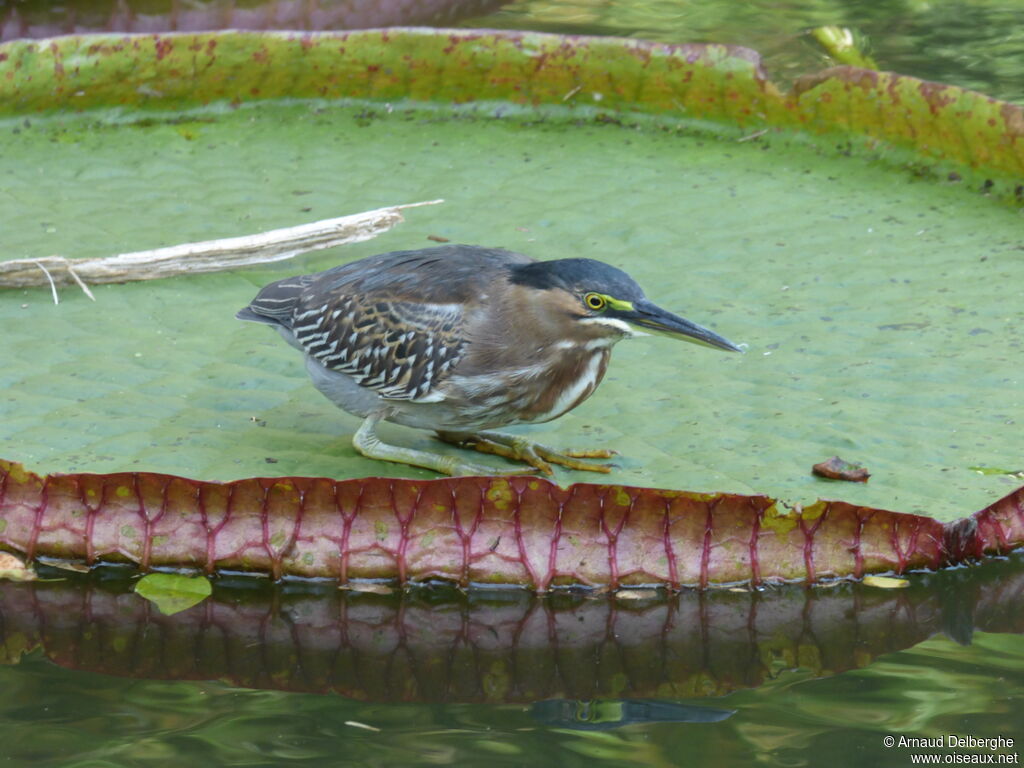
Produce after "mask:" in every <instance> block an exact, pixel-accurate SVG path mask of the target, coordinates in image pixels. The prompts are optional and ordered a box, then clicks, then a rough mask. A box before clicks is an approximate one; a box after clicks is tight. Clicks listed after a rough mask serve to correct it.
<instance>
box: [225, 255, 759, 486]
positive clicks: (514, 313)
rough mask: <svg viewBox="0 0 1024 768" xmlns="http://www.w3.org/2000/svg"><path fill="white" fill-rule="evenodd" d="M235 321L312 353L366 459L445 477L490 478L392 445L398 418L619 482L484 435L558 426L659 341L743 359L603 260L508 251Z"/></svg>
mask: <svg viewBox="0 0 1024 768" xmlns="http://www.w3.org/2000/svg"><path fill="white" fill-rule="evenodd" d="M237 317H238V318H239V319H241V320H251V321H255V322H261V323H266V324H269V325H273V326H275V327H276V328H277V330H278V331H279V332H280V334H281V335H282V336H283V337H284V339H285V340H286V341H287V342H288V343H289V344H291V345H292V346H294V347H296V348H297V349H299V350H301V351H302V352H303V353H304V354H305V357H306V369H307V370H308V371H309V374H310V376H311V377H312V379H313V383H314V385H315V386H316V387H317V389H319V390H320V391H321V392H322V393H323V394H324V395H325V396H327V398H328V399H330V400H331V401H332V402H333V403H334V404H335V405H337V406H338V407H339V408H341V409H342V410H345V411H347V412H349V413H352V414H354V415H356V416H360V417H362V418H363V419H364V422H363V425H362V426H361V427H360V429H359V431H358V432H357V433H356V435H355V438H354V441H353V442H354V445H355V447H356V450H358V451H359V452H360V453H362V454H363V455H365V456H369V457H371V458H379V459H385V460H388V461H397V462H400V463H405V464H412V465H415V466H421V467H426V468H428V469H433V470H435V471H438V472H442V473H444V474H450V475H456V474H494V469H493V468H492V467H487V466H482V465H475V464H472V463H469V462H466V461H462V460H460V459H457V458H454V457H450V456H442V455H438V454H433V453H429V452H426V451H419V450H412V449H408V448H398V447H395V446H389V445H385V444H383V443H381V442H380V440H379V438H378V437H377V435H376V434H375V431H374V430H375V426H376V424H377V423H378V422H380V421H391V422H394V423H397V424H404V425H406V426H410V427H417V428H420V429H431V430H434V431H435V432H436V433H437V434H438V436H439V437H440V438H441V439H442V440H445V441H447V442H452V443H455V444H458V445H466V446H471V447H474V448H476V449H477V450H480V451H482V452H485V453H496V454H499V455H502V456H505V457H507V458H510V459H516V460H521V461H526V462H527V463H529V464H531V465H532V466H533V467H535V468H537V469H539V470H541V471H543V472H546V473H549V474H550V472H551V468H550V466H549V465H548V463H547V462H549V461H550V462H555V463H559V464H563V465H565V466H568V467H571V468H573V469H590V470H595V471H608V468H607V467H605V466H602V465H595V464H588V463H586V462H583V461H579V459H581V458H608V457H609V456H611V455H612V454H611V452H610V451H606V450H585V451H572V452H565V453H559V452H556V451H553V450H551V449H549V448H546V447H544V446H539V445H535V444H532V443H530V442H528V441H526V440H523V439H522V438H517V437H510V436H507V435H501V434H498V433H493V432H485V431H483V430H488V429H493V428H495V427H502V426H508V425H511V424H523V423H537V422H544V421H550V420H552V419H556V418H558V417H559V416H561V415H563V414H564V413H567V412H568V411H570V410H572V409H573V408H575V407H576V406H578V405H579V404H580V403H582V402H583V401H584V400H586V399H587V398H588V397H589V396H590V395H591V394H593V392H594V390H595V389H596V388H597V386H598V384H600V382H601V379H602V378H603V377H604V373H605V370H606V369H607V367H608V361H609V358H610V356H611V348H612V347H613V346H614V345H615V344H616V343H617V342H619V341H621V340H622V339H626V338H630V337H634V336H639V335H646V333H645V332H655V333H660V334H663V335H668V336H672V337H673V338H677V339H682V340H685V341H690V342H695V343H698V344H701V345H704V346H709V347H712V348H716V349H723V350H729V351H739V348H738V347H736V346H735V345H734V344H733V343H732V342H730V341H728V340H727V339H725V338H723V337H721V336H719V335H718V334H716V333H714V332H712V331H710V330H708V329H707V328H704V327H702V326H700V325H697V324H696V323H692V322H690V321H689V320H686V319H684V318H682V317H679V316H678V315H675V314H673V313H671V312H669V311H667V310H664V309H662V308H660V307H658V306H657V305H655V304H654V303H652V302H651V301H649V300H648V299H647V298H646V296H645V295H644V292H643V290H642V289H641V288H640V286H639V285H637V283H636V282H635V281H634V280H633V279H632V278H631V277H630V276H629V275H627V274H626V273H625V272H623V271H622V270H620V269H617V268H616V267H612V266H610V265H608V264H604V263H602V262H600V261H595V260H593V259H560V260H556V261H543V262H538V261H534V260H533V259H531V258H530V257H528V256H524V255H523V254H519V253H513V252H511V251H506V250H502V249H496V248H482V247H477V246H468V245H447V246H442V247H439V248H428V249H424V250H419V251H396V252H393V253H385V254H380V255H377V256H371V257H369V258H365V259H362V260H360V261H356V262H352V263H351V264H345V265H342V266H339V267H335V268H333V269H329V270H326V271H324V272H318V273H316V274H312V275H300V276H297V277H291V278H286V279H284V280H278V281H277V282H274V283H271V284H270V285H268V286H266V287H265V288H263V290H261V291H260V293H259V294H258V295H257V296H256V298H255V299H253V301H252V302H251V303H250V304H249V306H247V307H245V308H244V309H242V310H241V311H240V312H239V313H238V315H237Z"/></svg>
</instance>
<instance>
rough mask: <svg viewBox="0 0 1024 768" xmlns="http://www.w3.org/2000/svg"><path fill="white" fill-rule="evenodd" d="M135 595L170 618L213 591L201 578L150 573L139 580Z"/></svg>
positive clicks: (207, 581) (178, 574)
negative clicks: (152, 604)
mask: <svg viewBox="0 0 1024 768" xmlns="http://www.w3.org/2000/svg"><path fill="white" fill-rule="evenodd" d="M135 593H136V594H138V595H140V596H141V597H144V598H146V599H147V600H149V601H150V602H152V603H155V604H156V607H157V608H159V609H160V613H162V614H164V615H166V616H171V615H172V614H175V613H181V612H182V611H184V610H186V609H188V608H191V607H192V606H193V605H198V604H199V603H201V602H203V600H205V599H206V598H208V597H209V596H210V595H211V594H212V593H213V589H212V587H211V586H210V581H209V580H208V579H207V578H205V577H203V576H185V575H183V574H180V573H150V574H148V575H146V576H143V577H142V578H141V579H139V581H138V583H137V584H136V585H135Z"/></svg>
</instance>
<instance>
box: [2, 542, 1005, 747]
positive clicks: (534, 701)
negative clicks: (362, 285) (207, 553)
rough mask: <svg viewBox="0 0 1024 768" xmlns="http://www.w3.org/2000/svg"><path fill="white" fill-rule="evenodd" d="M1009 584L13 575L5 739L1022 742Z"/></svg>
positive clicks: (149, 742) (995, 579) (40, 743)
mask: <svg viewBox="0 0 1024 768" xmlns="http://www.w3.org/2000/svg"><path fill="white" fill-rule="evenodd" d="M44 575H48V576H62V575H63V576H66V574H62V573H60V572H55V571H54V572H49V573H45V574H44ZM1022 587H1024V560H1022V559H1021V558H1020V557H1015V558H1011V559H1009V560H1003V561H993V562H990V563H988V564H987V565H985V566H983V567H976V568H969V569H960V570H957V571H949V572H944V573H939V574H934V575H931V576H917V577H914V580H913V584H912V586H911V587H910V588H908V589H905V590H882V589H871V588H868V587H863V586H860V585H852V584H841V585H838V586H833V587H824V588H815V589H812V590H806V589H804V588H803V587H785V588H774V589H768V590H764V591H761V592H754V593H751V592H722V591H720V592H713V593H708V594H705V595H699V594H696V593H693V592H684V593H682V594H680V595H677V596H674V597H673V596H661V597H658V598H655V599H646V600H625V599H622V598H619V599H615V598H610V597H608V596H601V597H584V596H582V595H557V596H553V597H549V598H543V599H536V598H531V597H528V596H526V595H525V594H522V593H518V592H517V593H485V594H476V595H474V596H472V597H471V598H469V599H467V598H466V597H464V596H462V595H460V594H458V593H456V592H454V591H452V590H445V589H419V590H416V591H414V592H411V593H406V594H405V595H403V596H401V597H399V596H382V595H375V594H358V593H343V592H338V591H337V590H333V589H331V588H321V589H315V588H311V587H305V588H294V587H293V588H291V589H276V590H273V589H269V588H267V587H266V586H263V587H259V586H255V585H253V584H252V583H251V581H249V582H247V581H245V580H243V581H238V580H237V579H236V580H235V581H234V582H232V581H230V580H229V581H228V582H227V583H221V584H219V585H218V586H217V588H216V589H215V592H214V596H213V598H212V599H210V600H208V601H207V602H205V603H202V604H200V605H198V606H195V607H193V608H191V609H189V610H187V611H184V612H182V613H179V614H176V615H175V616H172V617H165V616H161V615H160V614H159V613H158V612H157V611H156V610H155V608H153V607H152V606H151V605H149V604H148V603H146V601H144V600H142V599H141V598H140V597H138V596H137V595H135V594H133V593H132V592H131V591H130V582H129V581H127V580H126V579H125V578H123V577H115V576H111V575H108V576H106V577H102V576H94V577H92V578H85V579H82V578H71V580H70V581H69V582H68V581H54V582H47V583H35V584H9V585H6V586H5V587H4V589H3V590H2V591H0V654H2V655H3V658H4V660H5V661H6V662H7V664H8V665H7V666H4V667H0V686H2V690H3V691H4V694H5V695H4V696H3V697H2V699H0V744H3V747H2V750H0V760H2V761H3V764H4V765H33V766H164V765H183V764H186V763H187V762H196V763H201V764H204V765H239V766H241V765H244V766H276V765H311V766H312V765H316V766H321V765H324V766H327V765H339V766H340V765H366V766H383V765H387V766H428V765H457V766H467V765H469V766H478V765H480V766H483V765H501V766H548V765H550V766H586V765H607V766H668V765H751V764H757V765H770V766H818V765H823V764H833V765H842V766H852V765H856V766H879V765H880V766H905V765H911V764H913V762H912V760H913V759H914V757H913V756H914V755H933V756H934V755H938V758H939V761H940V763H941V762H942V761H945V763H946V764H949V762H950V760H958V761H960V762H964V761H970V760H971V759H975V760H976V759H977V758H978V757H980V756H982V755H987V754H993V755H995V758H996V759H997V760H1012V761H1013V763H1014V764H1015V762H1016V760H1015V758H1016V756H1017V755H1019V752H1020V745H1021V743H1022V739H1024V722H1022V718H1021V716H1020V715H1021V702H1022V700H1024V636H1022V635H1021V634H1020V633H1021V632H1022V631H1024V619H1022V616H1024V612H1022V608H1024V603H1022V600H1024V589H1022ZM887 737H892V738H893V739H894V740H895V742H896V743H895V745H894V746H893V747H888V746H886V738H887ZM901 737H903V738H905V739H910V738H915V739H925V738H926V739H929V740H934V739H941V741H942V745H941V746H939V747H935V746H929V747H916V748H915V747H911V746H908V743H910V742H902V746H901V742H900V738H901ZM951 737H952V738H955V739H961V740H967V739H973V740H974V742H966V744H968V745H973V746H964V744H965V742H964V741H960V742H950V738H951ZM1000 738H1001V739H1003V741H1002V742H993V741H991V740H996V739H1000ZM1009 739H1012V740H1013V742H1014V746H1012V747H1010V746H1008V745H1007V741H1006V740H1009ZM981 740H986V741H985V742H982V741H981ZM951 743H952V744H953V746H950V744H951ZM979 743H983V744H986V746H979ZM958 744H959V745H960V746H957V745H958ZM993 744H995V746H996V748H995V749H993V748H992V745H993ZM950 755H953V756H954V757H952V758H950V757H948V756H950Z"/></svg>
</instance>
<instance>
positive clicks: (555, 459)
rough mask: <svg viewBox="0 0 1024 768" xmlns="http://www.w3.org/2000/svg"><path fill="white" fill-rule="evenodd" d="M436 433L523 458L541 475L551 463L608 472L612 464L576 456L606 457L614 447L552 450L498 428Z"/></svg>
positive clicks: (464, 444)
mask: <svg viewBox="0 0 1024 768" xmlns="http://www.w3.org/2000/svg"><path fill="white" fill-rule="evenodd" d="M437 436H438V438H440V439H441V440H443V441H444V442H446V443H452V444H454V445H458V446H462V447H464V448H473V449H475V450H477V451H480V452H481V453H493V454H495V455H497V456H504V457H505V458H506V459H511V460H512V461H523V462H526V463H527V464H529V465H530V466H531V467H534V468H536V469H538V470H540V471H541V472H543V473H544V474H545V475H551V474H554V473H553V471H552V469H551V465H552V464H561V465H562V466H563V467H568V468H569V469H581V470H585V471H587V472H605V473H607V472H611V471H612V468H611V466H609V465H608V464H594V463H593V462H587V461H580V459H610V458H611V457H612V456H614V455H615V451H610V450H608V449H606V448H592V449H585V450H569V451H556V450H555V449H554V448H549V447H548V446H546V445H541V444H540V443H535V442H533V441H532V440H527V439H526V438H525V437H519V436H518V435H505V434H502V433H501V432H438V433H437Z"/></svg>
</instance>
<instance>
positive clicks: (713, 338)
mask: <svg viewBox="0 0 1024 768" xmlns="http://www.w3.org/2000/svg"><path fill="white" fill-rule="evenodd" d="M620 316H621V317H622V319H623V320H625V321H626V322H628V323H630V324H631V325H635V326H637V327H639V328H644V329H645V330H649V331H654V332H655V333H659V334H662V335H664V336H671V337H672V338H674V339H681V340H682V341H689V342H691V343H693V344H701V345H702V346H705V347H713V348H714V349H724V350H727V351H729V352H742V351H743V350H742V349H740V348H739V347H737V346H736V345H735V344H733V343H732V342H731V341H729V340H728V339H726V338H725V337H723V336H719V335H718V334H717V333H715V332H714V331H709V330H708V329H707V328H705V327H704V326H702V325H697V324H696V323H691V322H690V321H689V320H687V319H686V318H685V317H679V315H674V314H672V313H671V312H669V311H668V310H665V309H662V308H661V307H659V306H658V305H657V304H653V303H652V302H650V301H647V300H646V299H641V300H640V301H635V302H633V310H632V311H631V312H623V313H622V314H621V315H620Z"/></svg>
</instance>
